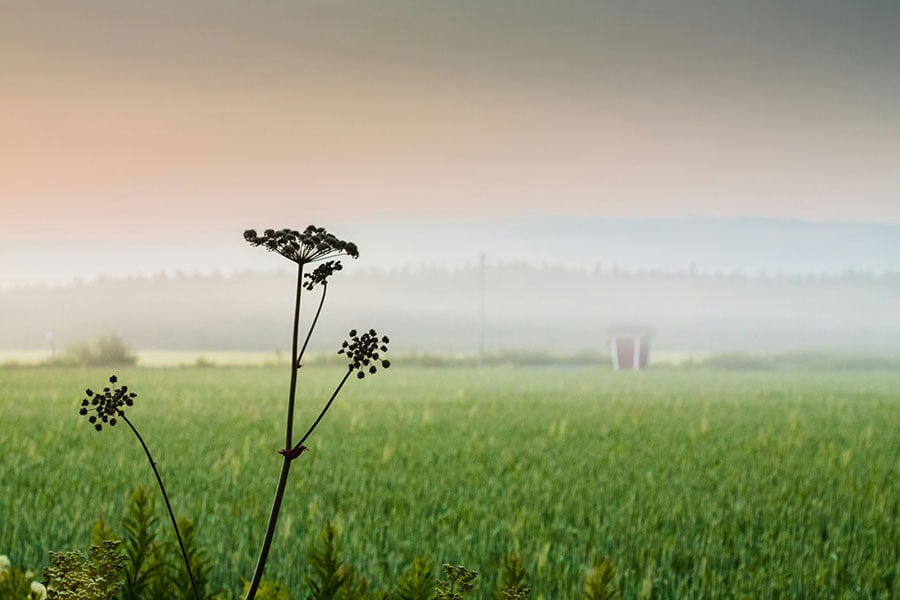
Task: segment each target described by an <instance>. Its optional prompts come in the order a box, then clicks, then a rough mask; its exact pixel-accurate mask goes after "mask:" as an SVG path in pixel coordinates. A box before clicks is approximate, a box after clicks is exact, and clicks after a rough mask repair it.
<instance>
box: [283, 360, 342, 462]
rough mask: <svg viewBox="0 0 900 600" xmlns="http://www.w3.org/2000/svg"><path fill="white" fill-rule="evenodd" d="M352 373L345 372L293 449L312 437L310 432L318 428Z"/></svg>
mask: <svg viewBox="0 0 900 600" xmlns="http://www.w3.org/2000/svg"><path fill="white" fill-rule="evenodd" d="M352 372H353V370H352V369H348V370H347V372H346V373H344V378H343V379H341V382H340V383H339V384H338V386H337V387H336V388H335V389H334V392H332V394H331V398H329V399H328V402H326V403H325V407H324V408H323V409H322V412H320V413H319V416H318V417H316V420H315V422H314V423H313V424H312V425H310V427H309V429H307V430H306V433H304V434H303V437H302V438H300V441H299V442H297V445H296V446H294V448H299V447H300V446H302V445H303V442H305V441H306V440H307V439H308V438H309V436H311V435H312V432H313V431H315V429H316V427H318V426H319V422H320V421H321V420H322V417H324V416H325V413H327V412H328V409H329V408H331V403H332V402H334V399H335V398H337V395H338V394H339V393H340V391H341V388H342V387H344V384H345V383H346V382H347V379H348V378H349V377H350V373H352Z"/></svg>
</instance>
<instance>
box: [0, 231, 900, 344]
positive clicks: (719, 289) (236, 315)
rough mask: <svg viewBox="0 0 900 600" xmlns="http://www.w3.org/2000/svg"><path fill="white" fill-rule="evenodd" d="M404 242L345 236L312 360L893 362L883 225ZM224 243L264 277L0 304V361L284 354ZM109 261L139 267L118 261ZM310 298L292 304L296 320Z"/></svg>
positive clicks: (888, 243)
mask: <svg viewBox="0 0 900 600" xmlns="http://www.w3.org/2000/svg"><path fill="white" fill-rule="evenodd" d="M417 225H418V226H416V227H411V226H409V225H408V224H407V227H406V228H405V229H404V227H403V222H394V223H392V222H380V223H373V224H370V225H369V226H368V227H362V226H357V227H355V228H354V227H352V226H348V227H347V229H348V230H349V235H347V237H348V238H350V239H356V240H358V241H359V244H360V248H361V258H360V260H359V261H358V262H356V261H348V260H346V259H345V261H344V262H345V263H347V268H346V270H345V271H344V272H342V273H340V274H338V276H336V277H335V278H334V281H333V282H332V283H331V285H330V286H329V297H328V301H327V303H326V306H325V311H324V313H323V316H322V319H321V322H320V328H319V330H318V332H317V335H316V337H315V338H314V339H313V340H312V342H311V349H312V350H314V351H321V352H330V351H333V350H335V349H336V347H337V344H338V343H339V341H340V340H341V339H343V338H342V336H344V335H345V334H346V332H347V330H349V329H350V328H351V327H369V326H375V327H376V328H377V329H378V330H379V331H384V332H386V333H390V334H391V337H392V339H393V348H394V349H395V350H397V351H403V352H429V353H463V354H475V353H477V352H478V348H479V343H480V339H481V335H482V333H483V335H484V344H485V350H487V351H499V350H507V349H526V350H544V351H551V352H560V353H566V352H579V351H585V350H587V351H597V352H603V351H605V349H606V343H607V342H606V330H607V329H608V328H609V327H613V326H619V325H625V324H627V325H640V326H643V327H648V328H650V329H651V330H652V331H653V335H654V338H653V347H654V348H655V349H657V350H660V351H665V352H672V353H703V352H732V351H743V352H748V351H750V352H784V351H810V350H812V351H824V352H838V353H846V352H852V353H888V354H900V313H898V312H897V311H896V310H895V306H896V300H897V298H900V272H898V271H897V270H891V267H892V266H896V265H900V225H879V224H871V225H865V224H822V223H818V224H817V223H810V222H793V221H778V220H762V219H757V220H702V219H695V220H690V219H685V220H671V221H646V222H641V221H629V222H614V221H598V222H591V221H577V220H547V221H545V222H539V221H536V220H519V221H516V220H506V221H500V220H493V221H484V222H474V223H472V224H469V225H467V224H461V223H452V222H445V223H431V224H426V223H423V222H419V223H418V224H417ZM338 233H339V234H341V235H344V232H343V231H341V230H338ZM351 236H352V237H351ZM232 237H233V239H232V242H231V246H233V249H231V250H230V253H232V254H234V255H243V256H245V257H247V256H251V257H253V258H254V260H255V259H263V260H262V261H260V262H259V263H253V264H254V266H255V264H265V265H267V267H268V268H267V270H260V269H245V270H242V271H237V272H231V273H230V274H229V273H227V272H225V273H222V272H218V273H207V274H190V273H186V272H179V273H177V274H172V273H169V274H164V273H159V274H156V275H149V276H141V277H124V278H123V277H119V278H113V277H105V278H100V279H93V280H88V281H81V282H76V283H70V284H68V285H63V286H52V287H46V286H19V287H15V288H10V289H7V290H6V291H4V292H2V293H0V313H2V314H3V315H4V316H5V318H4V319H3V320H2V322H0V348H3V349H8V350H14V349H47V348H48V344H49V339H48V334H51V333H52V336H53V343H54V344H55V345H56V347H57V349H58V350H61V349H63V348H64V347H65V346H66V345H70V344H74V343H78V342H84V341H89V340H91V339H93V338H94V337H97V336H99V335H104V334H114V335H119V336H121V337H122V338H123V339H124V340H125V341H126V343H127V344H129V345H130V346H132V347H134V348H138V349H190V350H203V349H206V350H225V349H227V350H257V351H267V352H272V353H273V355H274V353H275V352H276V350H279V351H286V350H287V349H288V348H289V347H290V331H289V329H290V328H289V324H290V315H291V310H292V301H293V290H294V285H295V284H294V276H295V275H294V271H293V270H292V269H290V268H289V267H290V266H291V265H290V263H288V262H287V261H285V260H284V259H283V258H282V257H280V256H278V255H271V254H269V253H267V252H265V251H264V250H262V249H259V248H251V247H249V246H247V244H246V243H245V242H244V241H243V240H242V239H240V237H239V236H238V235H235V236H232ZM454 240H456V243H457V245H456V248H451V246H452V244H453V243H454ZM367 249H368V250H367ZM198 250H199V248H198ZM481 252H483V254H484V256H485V258H484V266H483V267H482V265H481V262H480V253H481ZM116 254H117V255H116V257H115V259H117V260H121V259H125V258H127V257H129V256H135V257H136V258H137V259H140V258H141V253H140V251H139V250H138V249H135V248H130V249H129V248H125V249H121V250H119V251H117V253H116ZM194 254H196V252H195V253H194ZM248 264H250V263H248ZM318 294H319V292H318V290H317V291H315V292H313V293H311V294H307V296H306V301H305V302H306V304H305V306H306V307H307V312H306V314H307V316H310V315H311V312H309V311H310V309H311V307H313V306H314V302H315V301H317V299H318ZM482 307H483V309H482ZM482 310H483V312H482Z"/></svg>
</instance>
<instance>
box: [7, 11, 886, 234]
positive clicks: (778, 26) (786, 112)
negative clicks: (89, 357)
mask: <svg viewBox="0 0 900 600" xmlns="http://www.w3.org/2000/svg"><path fill="white" fill-rule="evenodd" d="M149 4H150V6H144V5H143V4H140V3H116V2H112V1H98V2H93V3H90V4H89V5H85V4H80V5H77V6H76V5H65V4H61V5H55V6H53V7H52V8H51V7H50V6H49V5H48V4H45V3H32V2H25V1H22V2H13V3H7V4H5V5H4V8H3V9H0V10H2V11H3V13H4V14H3V15H2V16H0V90H2V92H0V102H2V106H3V110H2V111H0V202H2V203H0V222H2V223H3V225H4V226H5V229H6V231H7V235H8V236H12V237H13V238H14V239H21V240H25V241H31V242H39V241H40V240H41V239H44V238H45V237H47V236H51V237H53V238H56V239H60V238H63V239H67V238H71V239H76V240H77V239H84V238H86V237H89V236H92V235H96V232H97V231H98V229H101V230H103V231H104V232H105V233H106V234H107V235H111V236H113V237H115V236H116V235H117V233H116V232H119V233H120V234H122V235H129V236H134V235H139V236H153V237H158V236H160V235H165V233H163V232H168V234H169V235H172V236H175V237H177V236H183V235H185V234H186V233H187V232H190V231H194V230H218V229H222V228H240V227H243V226H245V225H248V224H260V226H266V225H268V224H270V223H276V224H279V223H288V222H290V223H294V224H295V225H294V226H301V225H302V224H304V223H307V222H312V221H319V220H325V221H328V220H342V219H349V218H365V217H367V216H383V215H398V216H403V215H424V216H434V217H444V216H453V217H460V218H468V217H479V216H485V215H504V214H541V213H546V214H554V215H560V214H563V215H565V214H569V215H576V216H577V215H584V216H592V217H667V216H680V215H696V214H702V215H714V216H738V215H767V216H778V217H791V218H801V219H826V220H828V219H835V220H844V219H847V220H869V221H894V222H896V221H900V169H898V164H900V133H898V132H900V75H898V73H900V64H898V61H900V58H898V57H900V42H898V41H897V39H898V36H894V35H892V32H896V31H897V30H898V29H896V28H895V26H896V25H900V21H898V18H897V15H898V11H897V10H896V9H893V8H891V7H889V6H887V5H886V4H885V3H878V2H875V1H874V0H873V1H872V2H868V1H861V2H858V3H855V4H854V6H855V7H856V8H847V7H842V3H839V2H831V3H829V2H823V3H818V4H816V3H811V2H810V3H803V2H801V3H797V5H796V6H795V7H794V8H785V7H781V6H780V4H781V3H776V2H772V3H769V2H759V3H748V6H745V7H744V8H740V7H730V8H728V7H726V8H722V7H720V8H718V9H716V10H712V8H711V7H712V6H713V5H710V4H708V3H704V2H699V1H690V2H682V3H677V2H676V3H660V4H659V6H657V7H655V8H653V6H654V5H653V3H646V4H644V3H642V4H641V5H640V6H638V7H635V6H634V4H630V3H623V2H575V1H573V2H560V3H547V4H543V3H532V2H521V3H514V2H510V1H504V2H487V3H484V2H468V1H466V2H459V3H445V2H434V3H432V2H423V3H415V4H414V5H413V4H405V3H399V2H384V3H377V4H378V6H377V7H375V6H373V5H372V4H370V3H365V2H362V1H361V0H360V1H359V2H348V3H341V4H340V5H334V4H331V3H317V2H301V3H277V2H275V3H267V4H266V6H264V7H261V6H259V5H249V4H248V5H246V6H244V5H241V6H223V5H221V4H220V3H217V2H195V3H190V4H186V3H166V2H160V3H149ZM844 4H846V3H844ZM750 5H752V6H750ZM814 5H815V6H817V8H814ZM297 223H299V225H297ZM8 239H9V238H8Z"/></svg>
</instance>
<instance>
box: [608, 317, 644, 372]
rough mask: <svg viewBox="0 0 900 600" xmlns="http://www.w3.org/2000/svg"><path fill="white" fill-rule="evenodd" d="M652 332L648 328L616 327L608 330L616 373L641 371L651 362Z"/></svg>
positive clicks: (633, 326) (610, 350) (634, 326)
mask: <svg viewBox="0 0 900 600" xmlns="http://www.w3.org/2000/svg"><path fill="white" fill-rule="evenodd" d="M650 337H651V332H650V329H648V328H647V327H642V326H636V325H616V326H613V327H610V328H609V329H607V330H606V338H607V340H608V341H609V352H610V356H611V357H612V366H613V370H614V371H620V370H627V371H640V370H641V369H646V368H647V365H648V364H649V360H650Z"/></svg>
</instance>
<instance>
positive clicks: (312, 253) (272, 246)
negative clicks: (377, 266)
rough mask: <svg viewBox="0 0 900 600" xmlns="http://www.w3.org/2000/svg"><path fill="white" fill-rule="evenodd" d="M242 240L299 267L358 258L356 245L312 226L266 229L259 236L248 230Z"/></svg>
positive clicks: (254, 231)
mask: <svg viewBox="0 0 900 600" xmlns="http://www.w3.org/2000/svg"><path fill="white" fill-rule="evenodd" d="M244 239H245V240H247V241H248V242H249V243H250V244H251V245H253V246H264V247H265V248H266V249H267V250H270V251H272V252H277V253H278V254H280V255H282V256H283V257H285V258H287V259H288V260H291V261H293V262H295V263H297V264H300V265H305V264H308V263H311V262H316V261H320V260H326V259H329V258H334V257H336V256H345V255H346V256H349V257H351V258H359V250H357V248H356V244H354V243H353V242H345V241H344V240H340V239H338V238H337V237H335V236H334V235H332V234H330V233H328V232H327V231H325V229H323V228H321V227H316V226H315V225H310V226H309V227H307V228H306V229H304V230H303V231H302V232H300V231H296V230H294V229H278V230H275V229H266V230H265V231H263V234H262V235H259V234H257V233H256V230H255V229H248V230H247V231H245V232H244ZM334 270H336V269H334V268H332V270H331V271H332V272H333V271H334ZM329 274H330V273H329Z"/></svg>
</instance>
